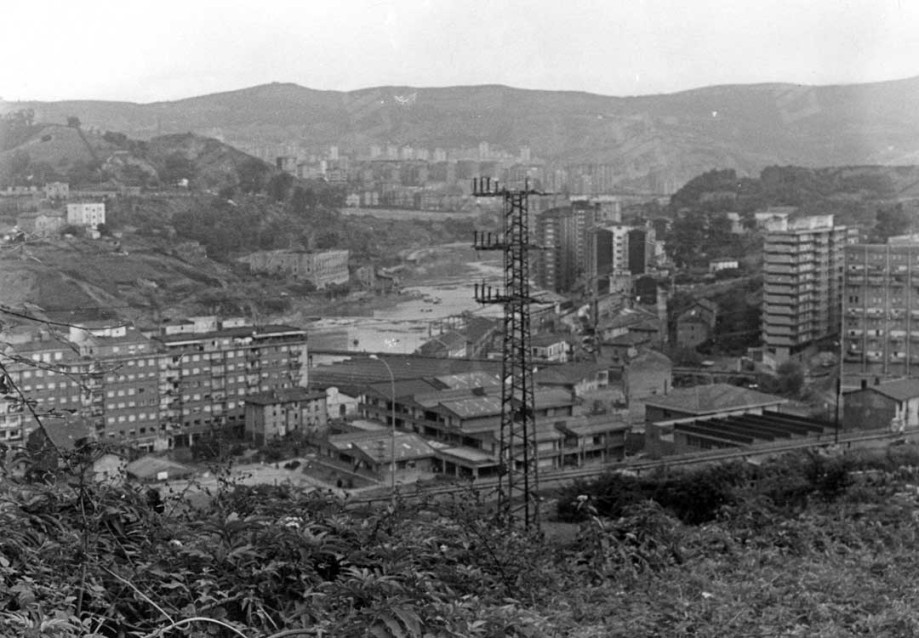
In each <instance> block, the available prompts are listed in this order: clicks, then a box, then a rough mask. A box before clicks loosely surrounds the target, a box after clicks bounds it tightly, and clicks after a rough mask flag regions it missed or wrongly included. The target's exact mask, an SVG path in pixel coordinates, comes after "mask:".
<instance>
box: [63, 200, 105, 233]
mask: <svg viewBox="0 0 919 638" xmlns="http://www.w3.org/2000/svg"><path fill="white" fill-rule="evenodd" d="M67 223H68V224H73V225H74V226H88V227H90V228H96V227H97V226H99V224H104V223H105V204H104V203H103V202H98V203H82V204H67Z"/></svg>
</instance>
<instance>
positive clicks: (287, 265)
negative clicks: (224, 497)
mask: <svg viewBox="0 0 919 638" xmlns="http://www.w3.org/2000/svg"><path fill="white" fill-rule="evenodd" d="M350 254H351V253H350V251H347V250H325V251H319V252H311V251H305V250H267V251H259V252H254V253H252V254H251V255H248V256H246V257H245V258H244V259H243V261H246V262H248V264H249V269H250V270H251V271H252V272H259V273H266V274H276V275H284V276H289V277H293V278H295V279H302V280H304V281H309V282H311V283H312V284H313V285H314V286H316V288H317V289H319V290H322V289H323V288H327V287H328V286H330V285H334V284H346V283H348V277H349V273H348V259H349V256H350Z"/></svg>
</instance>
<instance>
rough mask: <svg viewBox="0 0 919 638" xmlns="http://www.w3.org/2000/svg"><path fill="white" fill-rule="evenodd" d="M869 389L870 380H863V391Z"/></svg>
mask: <svg viewBox="0 0 919 638" xmlns="http://www.w3.org/2000/svg"><path fill="white" fill-rule="evenodd" d="M867 387H868V379H862V390H864V389H865V388H867Z"/></svg>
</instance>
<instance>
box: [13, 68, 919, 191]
mask: <svg viewBox="0 0 919 638" xmlns="http://www.w3.org/2000/svg"><path fill="white" fill-rule="evenodd" d="M21 108H32V109H34V110H35V112H36V117H37V119H39V120H43V121H57V122H60V121H64V120H65V119H66V118H67V117H68V116H71V115H72V116H76V117H79V118H80V120H81V121H82V122H83V123H84V124H86V125H89V126H92V127H96V128H100V129H103V130H105V129H107V130H113V131H118V132H122V133H125V134H127V135H128V136H130V137H132V138H138V139H149V138H151V137H155V136H158V135H164V134H172V133H185V132H194V133H196V134H200V135H206V136H211V137H216V138H218V139H220V140H222V141H225V142H226V143H228V144H231V145H233V146H237V147H240V148H242V149H244V150H246V149H253V148H271V147H274V146H276V147H281V146H283V145H284V144H293V145H295V146H300V147H305V148H310V149H317V150H318V149H320V148H323V147H326V148H327V147H328V146H331V145H336V146H339V147H340V148H341V149H342V150H343V151H345V152H347V151H349V150H358V151H360V150H366V149H367V148H369V146H370V145H372V144H377V145H388V144H393V145H398V146H403V145H412V146H416V147H426V148H435V147H441V148H475V147H476V146H477V145H478V143H479V142H482V141H484V142H488V143H489V144H491V145H493V147H494V148H496V149H503V150H505V151H509V152H512V153H516V152H517V151H518V150H519V148H520V147H522V146H529V147H530V148H531V150H532V153H533V155H534V156H535V157H539V158H541V159H543V160H546V161H548V162H550V163H553V164H556V165H559V166H564V165H567V164H572V163H595V164H603V165H609V166H611V167H612V168H613V170H614V171H615V172H616V173H617V175H620V176H621V181H622V182H623V183H635V184H639V185H640V184H642V183H644V184H646V185H647V184H650V183H651V182H652V181H654V180H655V179H656V181H657V182H661V181H662V179H663V181H666V182H667V183H670V184H672V185H678V184H680V183H682V182H685V181H687V180H688V179H691V178H692V177H693V176H695V175H698V174H699V173H701V172H704V171H706V170H711V169H713V168H733V169H735V170H737V171H738V172H739V173H741V174H748V175H749V174H755V173H756V172H758V171H759V170H762V168H765V167H766V166H771V165H800V166H814V167H816V166H842V165H863V164H898V163H901V164H902V163H912V162H914V161H916V158H917V157H919V118H917V117H916V115H915V114H916V113H919V76H916V77H910V78H902V79H897V80H885V81H880V82H871V83H864V84H831V85H823V86H811V85H799V84H793V83H758V84H722V85H715V86H709V87H699V88H695V89H687V90H685V91H679V92H676V93H665V94H655V95H638V96H605V95H601V94H597V93H590V92H584V91H550V90H537V89H520V88H515V87H510V86H506V85H502V84H489V85H471V86H448V87H411V86H398V85H395V86H379V87H368V88H364V89H358V90H355V91H335V90H320V89H312V88H308V87H304V86H301V85H299V84H295V83H291V82H273V83H267V84H260V85H256V86H252V87H245V88H242V89H235V90H231V91H224V92H219V93H211V94H207V95H200V96H192V97H188V98H183V99H181V100H174V101H160V102H154V103H148V104H139V103H132V102H109V101H101V100H100V101H86V100H80V101H64V102H16V103H5V104H0V109H2V110H5V111H10V110H15V109H21Z"/></svg>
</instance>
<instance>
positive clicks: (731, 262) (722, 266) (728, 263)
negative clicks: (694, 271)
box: [708, 257, 740, 273]
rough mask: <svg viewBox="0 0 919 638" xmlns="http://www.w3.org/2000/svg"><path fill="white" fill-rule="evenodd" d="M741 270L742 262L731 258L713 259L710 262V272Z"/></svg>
mask: <svg viewBox="0 0 919 638" xmlns="http://www.w3.org/2000/svg"><path fill="white" fill-rule="evenodd" d="M738 268H740V262H739V261H738V260H737V259H735V258H731V257H721V258H719V259H712V260H711V261H710V262H708V272H710V273H716V272H719V271H722V270H737V269H738Z"/></svg>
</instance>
